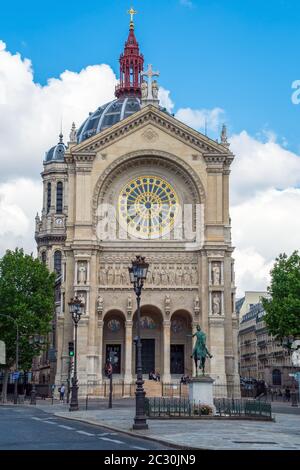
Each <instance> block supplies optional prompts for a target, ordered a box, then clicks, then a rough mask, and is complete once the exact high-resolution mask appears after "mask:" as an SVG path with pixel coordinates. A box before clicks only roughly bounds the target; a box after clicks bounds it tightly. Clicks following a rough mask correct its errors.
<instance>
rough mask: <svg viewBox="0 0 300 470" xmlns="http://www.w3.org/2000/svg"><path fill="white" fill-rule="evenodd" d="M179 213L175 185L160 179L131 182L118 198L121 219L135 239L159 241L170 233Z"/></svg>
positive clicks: (147, 178)
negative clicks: (155, 239)
mask: <svg viewBox="0 0 300 470" xmlns="http://www.w3.org/2000/svg"><path fill="white" fill-rule="evenodd" d="M178 211H179V202H178V196H177V194H176V192H175V190H174V188H173V187H172V185H171V184H170V183H169V182H168V181H167V180H165V179H164V178H161V177H157V176H140V177H139V178H135V179H133V180H131V181H129V182H128V183H127V184H126V185H125V186H124V187H123V189H122V191H121V193H120V196H119V220H120V223H121V225H122V227H123V228H125V229H126V230H127V232H128V233H129V234H130V235H132V236H134V237H136V238H159V237H161V236H163V235H165V234H167V233H169V232H170V231H171V230H172V228H173V227H174V223H175V220H176V217H177V214H178Z"/></svg>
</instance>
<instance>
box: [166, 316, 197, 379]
mask: <svg viewBox="0 0 300 470" xmlns="http://www.w3.org/2000/svg"><path fill="white" fill-rule="evenodd" d="M188 335H189V336H188ZM191 335H192V317H191V315H190V314H189V312H187V311H186V310H177V311H176V312H174V313H173V315H172V317H171V344H170V372H171V375H172V376H173V377H174V378H178V376H182V375H188V376H190V377H191V375H192V359H191V354H192V338H191Z"/></svg>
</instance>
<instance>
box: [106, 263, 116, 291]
mask: <svg viewBox="0 0 300 470" xmlns="http://www.w3.org/2000/svg"><path fill="white" fill-rule="evenodd" d="M107 282H108V285H109V286H112V285H113V283H114V272H113V268H112V266H109V268H108V273H107Z"/></svg>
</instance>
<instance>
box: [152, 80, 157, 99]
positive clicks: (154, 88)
mask: <svg viewBox="0 0 300 470" xmlns="http://www.w3.org/2000/svg"><path fill="white" fill-rule="evenodd" d="M158 90H159V87H158V83H157V80H153V82H152V96H153V99H154V100H158Z"/></svg>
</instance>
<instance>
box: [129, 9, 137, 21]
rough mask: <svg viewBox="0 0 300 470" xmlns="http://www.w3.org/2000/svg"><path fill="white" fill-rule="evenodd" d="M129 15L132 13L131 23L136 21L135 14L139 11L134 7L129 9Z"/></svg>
mask: <svg viewBox="0 0 300 470" xmlns="http://www.w3.org/2000/svg"><path fill="white" fill-rule="evenodd" d="M127 13H128V15H130V23H132V24H133V23H134V15H136V14H137V11H136V10H135V9H134V8H132V7H131V8H130V10H128V11H127Z"/></svg>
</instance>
